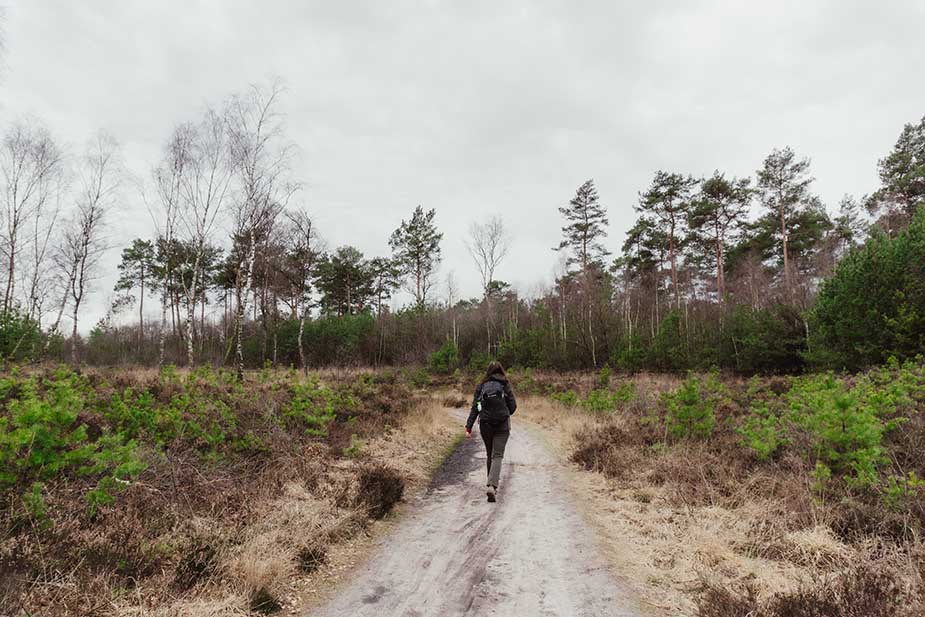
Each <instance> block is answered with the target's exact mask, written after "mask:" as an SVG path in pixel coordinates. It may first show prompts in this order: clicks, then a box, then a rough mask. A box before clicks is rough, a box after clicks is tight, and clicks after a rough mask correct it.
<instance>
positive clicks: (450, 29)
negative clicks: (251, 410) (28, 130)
mask: <svg viewBox="0 0 925 617" xmlns="http://www.w3.org/2000/svg"><path fill="white" fill-rule="evenodd" d="M0 4H6V11H5V12H6V16H5V19H4V22H5V23H4V26H3V29H4V31H5V39H6V55H5V59H4V62H3V64H4V66H3V69H2V77H0V93H2V96H0V123H2V124H8V123H9V122H10V121H12V120H13V119H15V118H17V117H19V116H21V115H23V114H31V115H33V116H35V117H36V118H38V119H40V120H41V121H42V122H44V123H45V124H46V125H47V126H48V128H49V129H50V130H51V131H52V133H53V134H54V135H55V137H56V138H57V139H59V140H60V141H61V142H62V143H63V144H65V146H66V147H67V149H68V150H69V151H70V152H72V153H76V152H79V151H80V150H81V148H82V146H83V144H84V143H85V141H86V140H87V139H88V138H89V137H90V136H91V135H92V134H93V133H94V131H96V130H97V129H99V128H105V129H106V130H108V131H109V132H111V133H112V134H113V135H114V136H116V137H117V139H118V140H119V141H120V143H121V144H122V148H123V153H124V157H125V160H126V163H127V165H128V167H129V168H130V169H131V171H132V172H133V173H135V174H137V175H138V176H146V175H148V170H149V169H150V167H151V166H152V164H154V163H155V162H156V161H157V160H158V158H159V156H160V153H161V149H162V147H163V145H164V143H165V141H166V139H167V137H168V135H169V133H170V130H171V128H172V127H173V126H174V125H175V124H176V123H178V122H181V121H184V120H188V119H192V118H193V117H195V116H196V115H197V114H198V113H199V112H200V111H201V109H202V108H203V106H204V105H205V104H207V103H213V104H219V103H220V102H221V101H222V99H224V98H225V97H226V96H227V95H229V94H231V93H234V92H239V91H242V90H243V89H245V88H246V87H247V86H248V84H251V83H260V82H263V83H266V82H268V81H269V79H270V78H272V77H273V76H279V77H281V78H282V79H283V80H284V81H285V83H286V85H287V92H286V95H285V99H284V102H283V103H284V104H283V111H284V112H285V113H286V120H287V130H288V135H289V137H290V139H291V140H292V141H294V142H295V143H297V144H298V146H299V147H300V156H299V159H298V161H297V164H296V169H295V171H296V175H297V177H298V178H300V179H301V180H302V181H303V182H304V183H305V190H304V191H303V192H302V193H301V194H300V196H299V197H298V200H299V202H300V203H302V204H304V205H305V206H306V207H307V208H308V209H309V211H310V212H312V213H314V214H315V216H316V220H317V222H318V226H319V228H320V230H321V233H322V234H323V236H324V237H325V239H326V240H327V241H328V243H329V244H330V245H331V246H338V245H341V244H348V243H349V244H353V245H355V246H357V247H358V248H359V249H360V250H362V251H363V252H364V253H365V254H366V255H367V256H368V257H373V256H376V255H383V254H386V253H387V252H388V243H387V241H388V236H389V234H390V233H391V231H392V230H393V229H394V228H395V227H396V226H397V225H398V223H399V221H400V220H401V219H402V218H403V217H404V218H407V217H408V216H409V215H410V213H411V211H412V210H413V208H414V206H415V205H417V204H422V205H423V206H424V207H425V208H435V209H436V210H437V219H436V220H437V223H438V225H439V227H440V229H441V230H442V231H443V232H444V234H445V235H444V240H443V252H444V263H443V267H442V274H443V275H445V274H446V273H447V272H450V271H452V272H454V273H455V276H456V278H457V281H458V283H459V285H460V287H461V289H462V292H463V294H464V295H467V296H474V295H478V287H479V286H478V279H477V273H476V270H475V267H474V265H473V263H472V261H471V259H470V258H469V256H468V254H467V253H466V250H465V247H464V244H463V241H464V239H465V237H466V234H467V228H468V225H469V223H470V221H472V220H475V219H480V220H481V219H485V218H487V217H489V216H491V215H493V214H500V215H501V216H503V218H504V220H505V222H506V223H507V226H508V228H509V230H510V232H511V236H512V237H513V247H512V253H511V255H510V257H509V258H508V260H507V261H506V262H505V263H504V264H503V265H502V267H501V270H500V271H499V272H498V277H499V278H501V279H503V280H507V281H509V282H512V283H514V284H515V285H516V286H517V287H518V288H519V289H520V290H521V291H522V292H526V293H529V292H530V291H531V290H533V289H535V288H536V286H537V285H539V284H541V283H545V282H548V281H550V280H551V279H552V273H553V270H554V268H555V265H556V262H557V255H556V253H554V252H553V251H552V250H550V249H551V247H553V246H555V245H556V244H558V241H559V235H560V227H561V220H560V216H559V214H558V211H557V207H558V206H560V205H562V204H564V203H565V202H567V201H568V199H569V198H570V197H571V196H572V194H573V193H574V191H575V188H576V187H577V186H578V185H579V184H581V183H582V182H583V181H584V180H586V179H587V178H594V180H595V182H596V184H597V186H598V189H599V192H600V196H601V201H602V203H603V204H605V205H606V206H607V207H608V209H609V212H610V221H611V226H610V237H609V239H608V242H607V245H608V247H609V248H610V249H611V250H613V251H614V252H616V251H617V250H618V249H619V246H620V245H621V244H622V240H623V236H624V232H625V231H626V230H627V229H628V228H629V226H630V225H631V224H632V222H633V220H634V218H635V213H634V211H633V206H634V204H635V203H636V201H637V195H638V192H639V191H640V190H641V189H644V188H645V187H646V185H647V184H648V182H649V181H650V180H651V178H652V175H653V173H654V172H655V171H656V170H657V169H665V170H670V171H678V172H685V173H691V174H694V175H704V174H709V173H710V172H712V171H713V170H714V169H720V170H723V171H726V172H727V173H730V174H735V175H749V174H753V173H754V171H755V169H756V168H757V167H758V166H759V164H760V163H761V160H762V159H763V158H764V156H765V155H766V154H767V153H768V152H769V151H770V150H771V149H772V148H775V147H783V146H787V145H789V146H791V147H793V148H794V149H795V150H796V151H797V153H798V154H800V155H804V156H809V157H811V159H812V171H813V174H814V175H815V177H816V178H817V182H816V184H815V190H816V192H817V193H818V194H819V195H820V196H821V197H822V199H823V200H824V201H825V203H826V204H827V205H828V206H829V207H830V209H831V208H834V207H835V205H836V204H837V202H838V200H839V199H840V198H841V196H842V195H844V194H845V193H851V194H856V195H861V194H864V193H867V192H870V191H872V190H874V189H875V188H876V187H877V175H876V163H877V159H878V158H880V157H882V156H883V155H885V154H886V153H887V152H888V151H889V149H890V147H891V146H892V144H893V143H894V142H895V140H896V137H897V135H898V134H899V131H900V130H901V128H902V126H903V124H904V123H907V122H911V121H917V120H918V119H919V118H921V117H922V116H923V115H925V78H923V76H925V35H923V25H925V2H922V1H917V0H909V1H899V0H894V1H890V0H885V1H883V2H873V1H866V2H855V1H850V0H832V1H826V2H823V1H819V2H813V1H808V0H803V1H794V2H786V1H784V2H745V1H742V2H731V1H730V2H718V1H713V2H695V1H684V2H680V1H679V2H623V3H620V2H576V1H572V2H570V1H566V0H562V1H531V2H503V1H497V0H496V1H492V2H487V1H486V2H471V1H467V2H460V1H453V2H451V1H437V0H431V1H424V2H404V1H397V0H390V1H388V2H386V1H372V0H370V1H368V2H351V1H347V0H343V1H334V0H330V1H327V2H311V1H304V0H300V1H296V0H293V1H283V0H273V1H271V0H262V1H257V0H254V1H243V0H234V1H232V0H213V1H206V0H200V1H195V0H169V1H168V0H158V1H151V0H94V1H92V2H73V1H70V0H0ZM123 199H124V204H125V205H124V208H123V209H122V210H121V211H120V212H118V213H115V214H114V216H113V217H112V219H111V221H110V223H111V225H110V236H111V238H112V243H113V249H112V254H111V256H110V258H109V259H108V262H107V263H108V264H109V266H108V268H107V269H108V275H107V276H106V277H104V278H103V279H101V280H100V281H99V283H98V284H97V292H96V293H95V294H94V298H93V301H92V304H91V305H90V306H88V309H87V311H86V313H85V314H84V317H83V318H82V319H83V320H84V323H85V324H86V325H88V326H89V325H92V323H93V322H94V321H95V320H96V319H97V318H99V316H100V315H101V314H102V312H103V310H104V305H105V303H106V300H107V298H108V296H109V293H110V290H111V288H112V284H113V282H114V278H115V274H114V270H115V267H114V266H115V263H117V261H118V253H119V252H120V251H121V248H122V247H123V246H124V245H125V244H126V243H128V242H129V241H130V239H131V238H133V237H138V236H144V237H149V236H150V235H151V234H152V226H151V223H150V217H149V216H148V214H147V212H146V210H145V207H144V206H143V204H142V200H141V198H140V196H139V194H138V191H137V190H135V189H134V188H132V187H131V186H127V187H126V188H125V190H124V191H123ZM441 279H442V277H441ZM441 293H442V290H441Z"/></svg>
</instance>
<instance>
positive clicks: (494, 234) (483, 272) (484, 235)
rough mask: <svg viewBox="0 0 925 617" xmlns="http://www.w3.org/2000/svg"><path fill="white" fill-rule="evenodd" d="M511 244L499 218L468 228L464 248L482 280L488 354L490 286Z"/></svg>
mask: <svg viewBox="0 0 925 617" xmlns="http://www.w3.org/2000/svg"><path fill="white" fill-rule="evenodd" d="M510 247H511V242H510V237H509V236H508V234H507V230H506V229H505V227H504V221H503V220H501V217H500V216H493V217H492V218H490V219H488V221H487V222H485V223H478V222H475V221H473V222H472V224H471V225H470V226H469V240H468V241H467V242H466V248H467V249H468V250H469V254H470V255H472V259H473V260H474V261H475V265H476V266H477V267H478V269H479V275H480V276H481V278H482V293H483V294H484V301H485V313H486V316H485V329H486V333H487V335H488V353H491V337H492V329H493V327H494V313H493V312H492V308H491V284H492V281H494V280H495V271H496V270H497V269H498V266H500V265H501V262H502V261H503V260H504V258H505V257H507V254H508V251H509V250H510Z"/></svg>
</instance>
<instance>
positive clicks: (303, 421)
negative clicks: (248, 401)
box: [283, 377, 356, 437]
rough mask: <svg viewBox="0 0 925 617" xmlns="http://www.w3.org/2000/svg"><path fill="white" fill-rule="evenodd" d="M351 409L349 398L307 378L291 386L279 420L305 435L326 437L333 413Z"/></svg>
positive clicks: (335, 414)
mask: <svg viewBox="0 0 925 617" xmlns="http://www.w3.org/2000/svg"><path fill="white" fill-rule="evenodd" d="M355 406H356V402H355V400H354V399H353V397H352V396H350V395H349V394H345V393H340V392H336V391H334V390H332V389H331V388H329V387H327V386H325V385H324V384H322V383H321V382H319V381H318V379H316V378H315V377H309V378H308V379H306V380H305V381H303V382H301V383H295V384H293V386H292V400H291V401H290V402H289V404H288V405H287V406H286V407H285V408H284V409H283V417H284V418H286V420H287V422H288V423H289V424H290V425H295V426H298V427H299V428H303V429H304V432H305V434H306V435H310V436H312V437H326V436H327V434H328V426H329V425H330V424H331V422H333V421H334V419H335V418H336V417H337V412H338V411H339V410H340V411H342V412H345V411H350V410H352V409H353V408H354V407H355Z"/></svg>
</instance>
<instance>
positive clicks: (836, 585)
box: [697, 565, 913, 617]
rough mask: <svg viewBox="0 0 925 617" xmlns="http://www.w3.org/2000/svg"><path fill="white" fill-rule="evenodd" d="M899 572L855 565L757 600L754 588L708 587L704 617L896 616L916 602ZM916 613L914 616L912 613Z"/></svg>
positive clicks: (700, 609)
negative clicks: (842, 571)
mask: <svg viewBox="0 0 925 617" xmlns="http://www.w3.org/2000/svg"><path fill="white" fill-rule="evenodd" d="M897 574H898V573H896V572H891V571H887V570H885V569H882V568H876V567H872V566H867V565H865V566H857V567H854V568H852V569H851V570H849V571H848V572H846V573H845V574H842V575H840V576H838V577H836V578H835V579H833V580H831V581H823V582H821V583H818V584H816V585H815V586H813V587H809V586H803V587H801V588H799V589H797V590H795V591H789V592H783V593H777V594H774V595H772V596H771V597H770V598H768V599H766V600H764V601H759V599H758V594H757V593H756V590H755V588H754V587H752V586H746V587H745V588H744V589H740V590H735V589H730V588H728V587H719V586H714V585H707V588H706V590H705V592H704V593H703V595H702V596H701V598H700V601H699V602H698V606H697V609H698V613H697V614H698V615H699V616H700V617H742V616H744V615H749V616H753V617H823V616H828V615H832V616H836V615H838V616H840V617H894V616H895V615H899V614H902V613H901V612H900V611H901V609H902V608H903V607H904V606H908V605H909V604H910V600H912V598H911V597H909V596H910V594H909V593H908V592H907V591H906V590H905V589H904V588H903V586H902V584H901V583H900V581H899V578H900V577H899V576H898V575H897ZM908 614H910V615H911V614H913V613H908Z"/></svg>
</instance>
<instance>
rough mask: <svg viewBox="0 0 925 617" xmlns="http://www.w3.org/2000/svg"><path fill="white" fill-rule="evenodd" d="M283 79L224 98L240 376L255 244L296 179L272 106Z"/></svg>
mask: <svg viewBox="0 0 925 617" xmlns="http://www.w3.org/2000/svg"><path fill="white" fill-rule="evenodd" d="M282 91H283V89H282V84H281V83H280V82H278V81H277V82H274V83H273V84H271V85H270V86H269V87H268V88H265V87H261V86H252V87H251V88H250V90H248V91H247V93H245V94H243V95H237V96H234V97H232V98H231V99H230V101H229V102H228V105H227V108H226V112H225V118H226V122H227V123H228V135H229V146H230V155H231V165H232V170H233V173H234V180H235V182H236V185H237V187H236V188H237V190H238V195H236V196H235V199H234V200H233V205H232V218H233V224H234V237H235V238H236V240H237V241H238V242H239V243H241V244H242V246H241V250H240V251H238V255H239V259H238V263H237V264H236V268H235V300H236V309H235V318H234V336H235V356H236V367H237V376H238V379H239V380H242V381H243V379H244V341H243V331H244V318H245V315H246V314H247V308H248V307H247V302H248V298H249V296H250V295H251V292H252V291H253V281H254V262H255V260H256V254H257V247H258V244H259V243H260V242H261V241H263V240H265V239H266V238H267V237H268V236H269V232H270V230H271V229H272V226H273V223H274V222H275V220H276V217H277V216H278V214H279V213H280V212H281V211H282V210H283V209H284V208H285V206H286V204H287V202H288V201H289V198H290V197H291V196H292V194H293V193H294V192H295V191H296V190H297V189H298V185H297V184H295V183H294V182H292V181H291V180H290V178H289V171H290V159H291V156H292V151H293V147H292V145H290V144H289V143H288V142H286V141H285V139H284V134H283V125H282V118H281V116H280V114H279V112H278V110H277V107H278V105H279V98H280V96H281V95H282Z"/></svg>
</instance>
